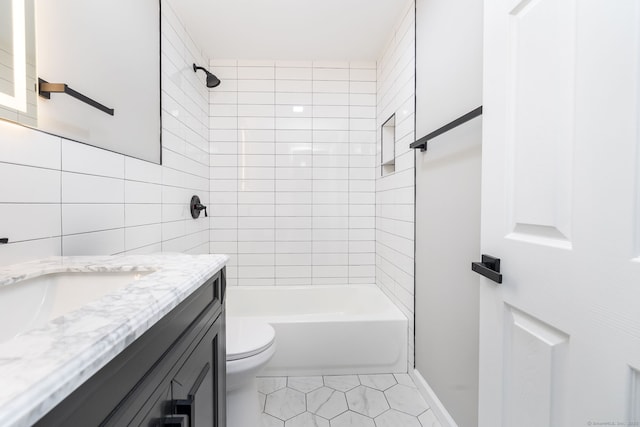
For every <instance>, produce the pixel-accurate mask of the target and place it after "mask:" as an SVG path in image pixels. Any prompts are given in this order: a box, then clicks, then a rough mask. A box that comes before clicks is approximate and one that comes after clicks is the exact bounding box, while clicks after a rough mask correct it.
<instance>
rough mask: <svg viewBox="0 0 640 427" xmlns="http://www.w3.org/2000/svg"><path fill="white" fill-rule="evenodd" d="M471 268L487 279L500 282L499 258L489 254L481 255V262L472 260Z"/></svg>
mask: <svg viewBox="0 0 640 427" xmlns="http://www.w3.org/2000/svg"><path fill="white" fill-rule="evenodd" d="M471 270H473V271H475V272H476V273H478V274H481V275H483V276H484V277H486V278H487V279H489V280H493V281H494V282H496V283H502V274H500V258H496V257H492V256H490V255H484V254H483V255H482V262H472V263H471Z"/></svg>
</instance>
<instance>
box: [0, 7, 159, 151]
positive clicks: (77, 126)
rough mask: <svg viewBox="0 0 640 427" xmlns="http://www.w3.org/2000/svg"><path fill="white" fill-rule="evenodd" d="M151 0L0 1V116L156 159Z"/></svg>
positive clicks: (155, 28)
mask: <svg viewBox="0 0 640 427" xmlns="http://www.w3.org/2000/svg"><path fill="white" fill-rule="evenodd" d="M160 93H161V88H160V0H136V1H131V0H91V1H86V0H0V118H2V119H4V120H9V121H12V122H16V123H19V124H21V125H24V126H29V127H33V128H36V129H38V130H40V131H43V132H47V133H50V134H54V135H58V136H61V137H64V138H67V139H70V140H74V141H78V142H82V143H85V144H89V145H94V146H97V147H100V148H104V149H107V150H110V151H114V152H117V153H121V154H125V155H128V156H132V157H136V158H139V159H142V160H147V161H150V162H154V163H160V151H161V122H160V115H161V105H160V96H161V95H160Z"/></svg>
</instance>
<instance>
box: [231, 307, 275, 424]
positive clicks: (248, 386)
mask: <svg viewBox="0 0 640 427" xmlns="http://www.w3.org/2000/svg"><path fill="white" fill-rule="evenodd" d="M226 321H227V324H226V327H227V332H226V334H227V340H226V344H227V427H248V426H252V427H253V426H260V425H261V421H260V412H261V410H260V404H259V399H258V381H257V380H256V376H257V375H258V374H259V373H260V371H261V370H262V368H264V366H265V365H266V364H267V362H268V361H269V360H270V359H271V357H273V354H274V353H275V351H276V345H275V337H276V331H275V330H274V329H273V327H272V326H271V325H269V324H268V323H264V322H259V321H256V320H252V319H247V318H242V317H227V319H226Z"/></svg>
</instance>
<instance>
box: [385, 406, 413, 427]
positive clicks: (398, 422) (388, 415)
mask: <svg viewBox="0 0 640 427" xmlns="http://www.w3.org/2000/svg"><path fill="white" fill-rule="evenodd" d="M375 422H376V427H401V426H402V427H422V426H421V425H420V421H418V419H417V418H416V417H413V416H411V415H409V414H405V413H404V412H399V411H396V410H395V409H390V410H388V411H387V412H385V413H384V414H382V415H380V416H378V417H376V419H375Z"/></svg>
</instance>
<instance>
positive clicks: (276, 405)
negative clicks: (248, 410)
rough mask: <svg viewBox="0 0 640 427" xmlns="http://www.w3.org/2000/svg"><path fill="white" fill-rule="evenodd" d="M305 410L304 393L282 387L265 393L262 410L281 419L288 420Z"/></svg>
mask: <svg viewBox="0 0 640 427" xmlns="http://www.w3.org/2000/svg"><path fill="white" fill-rule="evenodd" d="M306 410H307V407H306V404H305V396H304V393H300V392H299V391H297V390H294V389H292V388H283V389H281V390H278V391H276V392H273V393H271V394H268V395H267V403H266V404H265V405H264V412H266V413H267V414H269V415H271V416H274V417H276V418H278V419H281V420H284V421H286V420H288V419H289V418H293V417H295V416H296V415H299V414H302V413H303V412H305V411H306Z"/></svg>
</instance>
